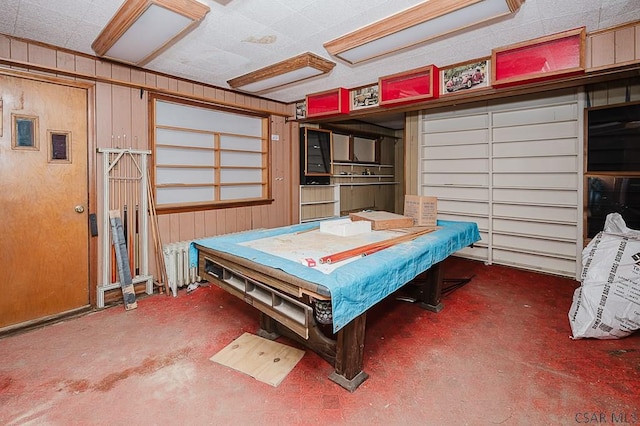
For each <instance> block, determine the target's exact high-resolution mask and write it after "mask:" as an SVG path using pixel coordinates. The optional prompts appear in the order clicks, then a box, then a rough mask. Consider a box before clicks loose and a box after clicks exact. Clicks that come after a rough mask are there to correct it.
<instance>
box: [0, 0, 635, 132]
mask: <svg viewBox="0 0 640 426" xmlns="http://www.w3.org/2000/svg"><path fill="white" fill-rule="evenodd" d="M199 1H201V2H202V3H205V4H206V5H207V6H209V8H210V9H211V11H210V12H209V13H208V14H207V15H206V17H205V19H204V21H203V22H202V23H201V24H200V25H199V26H198V27H197V28H196V29H195V30H193V31H192V32H190V33H189V34H187V35H186V36H185V37H184V38H182V39H181V40H180V41H178V42H177V43H176V44H174V45H173V46H172V47H171V48H169V49H167V50H166V51H165V52H164V53H162V54H161V55H160V56H158V57H157V58H156V59H154V60H153V61H151V62H149V63H148V64H146V65H145V67H144V68H147V69H150V70H154V71H159V72H162V73H167V74H171V75H174V76H177V77H183V78H186V79H190V80H194V81H198V82H202V83H207V84H211V85H215V86H218V87H223V88H228V87H229V86H228V84H227V80H230V79H232V78H234V77H238V76H240V75H243V74H246V73H249V72H251V71H255V70H257V69H260V68H262V67H265V66H268V65H270V64H273V63H276V62H279V61H282V60H285V59H287V58H289V57H292V56H295V55H298V54H300V53H303V52H307V51H309V52H312V53H315V54H317V55H319V56H322V57H324V58H326V59H330V60H332V61H334V62H336V64H337V65H336V66H335V67H334V68H333V70H332V71H331V72H330V73H328V74H326V75H324V76H319V77H315V78H312V79H310V80H307V81H304V82H298V83H294V84H290V85H287V86H284V87H280V88H277V89H275V90H272V91H267V92H263V93H261V94H260V95H261V96H263V97H266V98H269V99H274V100H277V101H282V102H294V101H298V100H301V99H303V98H304V96H305V95H306V94H309V93H314V92H319V91H323V90H327V89H332V88H336V87H346V88H353V87H359V86H365V85H369V84H372V83H375V82H377V80H378V77H380V76H384V75H388V74H394V73H397V72H402V71H407V70H410V69H413V68H418V67H421V66H424V65H429V64H435V65H437V66H440V67H442V66H446V65H450V64H454V63H458V62H462V61H467V60H470V59H474V58H478V57H483V56H489V55H490V54H491V49H492V48H494V47H499V46H505V45H509V44H512V43H517V42H520V41H525V40H529V39H533V38H536V37H540V36H543V35H547V34H552V33H556V32H560V31H564V30H568V29H573V28H576V27H581V26H585V27H586V29H587V32H592V31H596V30H599V29H604V28H610V27H613V26H616V25H620V24H623V23H626V22H632V21H637V20H640V1H639V0H526V1H525V2H524V4H523V5H522V7H521V8H520V10H518V11H517V12H516V13H515V14H513V15H510V16H508V17H503V18H499V19H497V20H494V21H491V22H489V23H487V24H483V25H480V26H477V27H474V28H471V29H467V30H464V31H461V32H458V33H455V34H452V35H450V36H447V37H443V38H440V39H436V40H434V41H432V42H428V43H424V44H422V45H418V46H416V47H413V48H409V49H405V50H403V51H400V52H398V53H395V54H390V55H386V56H383V57H380V58H377V59H373V60H369V61H366V62H363V63H360V64H357V65H351V64H348V63H346V62H344V61H342V60H340V59H338V58H334V57H332V56H331V55H329V53H328V52H327V51H326V50H325V49H324V47H323V43H325V42H327V41H329V40H332V39H335V38H337V37H340V36H342V35H344V34H346V33H348V32H351V31H353V30H356V29H358V28H360V27H363V26H365V25H367V24H370V23H372V22H374V21H377V20H379V19H382V18H385V17H387V16H389V15H392V14H394V13H397V12H399V11H401V10H404V9H406V8H409V7H411V6H414V5H416V4H418V3H421V1H416V0H217V1H214V0H199ZM430 1H433V2H436V1H438V0H430ZM122 3H123V0H2V13H1V14H0V33H3V34H7V35H11V36H15V37H20V38H26V39H31V40H36V41H39V42H44V43H48V44H51V45H55V46H59V47H62V48H65V49H70V50H73V51H78V52H82V53H86V54H90V55H93V54H94V53H93V51H92V50H91V43H92V42H93V40H94V39H95V38H96V36H97V35H98V34H99V33H100V31H101V30H102V28H103V27H104V26H105V25H106V24H107V22H108V21H109V19H110V18H111V16H112V15H113V14H114V13H115V12H116V11H117V10H118V8H119V7H120V6H121V5H122ZM395 118H397V117H395ZM381 120H382V119H381ZM382 121H384V120H382ZM393 121H394V120H392V122H393ZM393 125H396V124H393Z"/></svg>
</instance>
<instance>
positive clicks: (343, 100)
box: [306, 87, 349, 118]
mask: <svg viewBox="0 0 640 426" xmlns="http://www.w3.org/2000/svg"><path fill="white" fill-rule="evenodd" d="M306 103H307V118H312V117H326V116H329V115H338V114H348V113H349V91H348V90H347V89H344V88H342V87H339V88H337V89H333V90H327V91H325V92H319V93H313V94H311V95H307V96H306Z"/></svg>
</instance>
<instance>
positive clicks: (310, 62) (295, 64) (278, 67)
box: [227, 52, 336, 88]
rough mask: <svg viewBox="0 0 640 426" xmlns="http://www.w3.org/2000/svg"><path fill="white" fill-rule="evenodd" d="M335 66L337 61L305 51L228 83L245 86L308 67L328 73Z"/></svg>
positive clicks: (234, 85)
mask: <svg viewBox="0 0 640 426" xmlns="http://www.w3.org/2000/svg"><path fill="white" fill-rule="evenodd" d="M335 66H336V64H335V62H332V61H329V60H328V59H324V58H323V57H320V56H318V55H315V54H313V53H311V52H305V53H302V54H300V55H298V56H294V57H293V58H289V59H285V60H284V61H281V62H278V63H275V64H273V65H269V66H267V67H264V68H261V69H259V70H256V71H252V72H250V73H248V74H245V75H241V76H240V77H236V78H232V79H231V80H229V81H227V83H228V84H229V86H231V87H232V88H237V87H243V86H246V85H248V84H251V83H255V82H258V81H262V80H266V79H269V78H273V77H277V76H279V75H283V74H286V73H289V72H292V71H295V70H298V69H302V68H306V67H311V68H315V69H317V70H318V71H320V72H321V73H322V74H326V73H328V72H329V71H331V70H332V69H333V67H335ZM292 82H293V81H291V83H292ZM288 83H289V82H287V84H288Z"/></svg>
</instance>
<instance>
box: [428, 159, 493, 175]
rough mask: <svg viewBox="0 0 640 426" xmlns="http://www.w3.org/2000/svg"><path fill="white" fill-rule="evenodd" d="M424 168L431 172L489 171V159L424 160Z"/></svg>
mask: <svg viewBox="0 0 640 426" xmlns="http://www.w3.org/2000/svg"><path fill="white" fill-rule="evenodd" d="M422 170H425V171H426V170H428V171H429V172H432V173H433V172H447V173H453V172H458V173H467V172H471V173H473V172H487V171H489V160H488V159H464V160H423V161H422Z"/></svg>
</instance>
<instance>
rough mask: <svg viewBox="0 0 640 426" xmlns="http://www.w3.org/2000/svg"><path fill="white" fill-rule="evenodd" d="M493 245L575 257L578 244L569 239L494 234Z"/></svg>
mask: <svg viewBox="0 0 640 426" xmlns="http://www.w3.org/2000/svg"><path fill="white" fill-rule="evenodd" d="M493 246H494V247H496V248H505V249H511V250H518V251H523V252H538V253H544V254H548V255H555V256H558V255H560V256H564V257H567V258H572V257H573V258H575V256H576V245H575V244H574V243H572V242H567V241H553V240H549V239H541V238H531V237H523V236H519V235H504V234H500V233H494V234H493Z"/></svg>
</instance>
